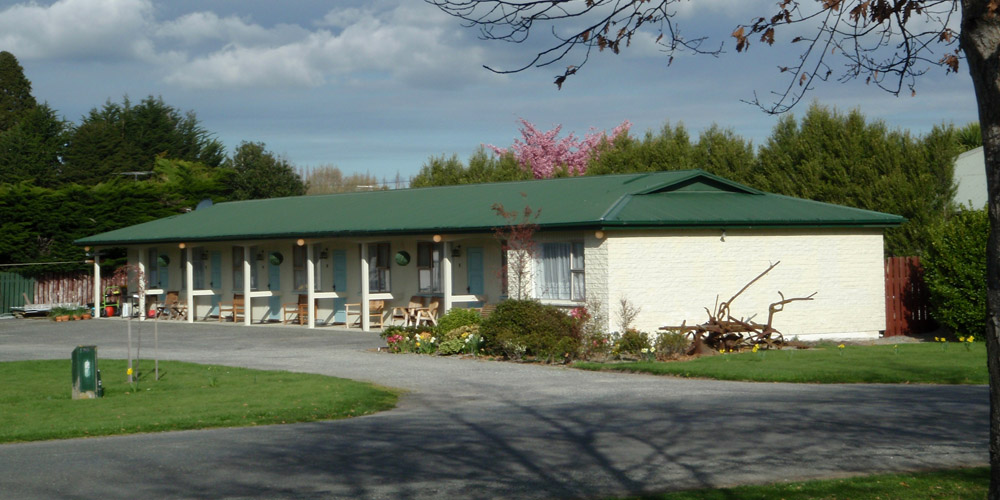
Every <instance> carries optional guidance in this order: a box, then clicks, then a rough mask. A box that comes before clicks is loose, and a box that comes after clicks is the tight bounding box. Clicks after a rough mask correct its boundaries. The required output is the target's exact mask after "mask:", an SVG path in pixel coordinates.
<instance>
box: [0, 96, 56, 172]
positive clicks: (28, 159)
mask: <svg viewBox="0 0 1000 500" xmlns="http://www.w3.org/2000/svg"><path fill="white" fill-rule="evenodd" d="M69 129H70V125H69V124H68V123H67V122H65V121H63V120H62V119H61V118H59V117H57V116H56V113H55V111H54V110H53V109H52V108H50V107H49V106H48V105H47V104H41V105H38V106H35V107H34V108H32V109H30V110H28V111H27V112H25V113H24V114H23V115H22V117H21V119H20V120H19V121H18V123H17V124H15V125H14V126H13V127H11V128H10V129H8V130H6V131H4V132H0V178H2V179H3V180H4V182H14V183H16V182H21V181H27V180H34V182H35V184H37V185H39V186H47V187H51V186H55V185H57V184H58V183H59V182H60V176H61V169H62V162H61V158H62V155H63V153H64V151H65V145H66V140H67V137H68V134H69Z"/></svg>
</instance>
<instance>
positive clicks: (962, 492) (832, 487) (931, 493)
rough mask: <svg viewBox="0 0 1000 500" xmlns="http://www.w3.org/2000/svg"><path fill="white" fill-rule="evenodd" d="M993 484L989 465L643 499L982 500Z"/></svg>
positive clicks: (690, 492) (694, 491)
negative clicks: (991, 483)
mask: <svg viewBox="0 0 1000 500" xmlns="http://www.w3.org/2000/svg"><path fill="white" fill-rule="evenodd" d="M989 486H990V469H989V467H975V468H968V469H948V470H941V471H933V472H917V473H909V474H876V475H871V476H860V477H852V478H846V479H828V480H819V481H805V482H795V483H779V484H771V485H764V486H737V487H735V488H721V489H705V490H690V491H678V492H673V493H663V494H659V495H647V496H642V497H630V498H641V499H643V500H732V499H734V498H738V499H740V500H772V499H782V500H973V499H976V500H979V499H982V498H986V490H988V489H989Z"/></svg>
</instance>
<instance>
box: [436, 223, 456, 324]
mask: <svg viewBox="0 0 1000 500" xmlns="http://www.w3.org/2000/svg"><path fill="white" fill-rule="evenodd" d="M441 253H442V254H443V255H441V293H442V294H443V295H444V304H443V305H444V310H443V311H441V314H442V315H444V314H448V311H450V310H451V295H452V282H451V242H450V241H445V242H444V243H442V244H441ZM432 313H434V311H432Z"/></svg>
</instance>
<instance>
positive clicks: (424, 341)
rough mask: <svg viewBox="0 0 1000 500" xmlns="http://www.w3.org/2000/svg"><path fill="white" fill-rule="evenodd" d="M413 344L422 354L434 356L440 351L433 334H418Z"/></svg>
mask: <svg viewBox="0 0 1000 500" xmlns="http://www.w3.org/2000/svg"><path fill="white" fill-rule="evenodd" d="M413 342H414V346H415V347H416V348H417V352H418V353H420V354H434V353H435V352H437V350H438V339H437V337H435V336H434V334H433V333H431V332H423V333H420V334H417V336H416V337H415V338H414V339H413Z"/></svg>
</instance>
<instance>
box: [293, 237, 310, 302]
mask: <svg viewBox="0 0 1000 500" xmlns="http://www.w3.org/2000/svg"><path fill="white" fill-rule="evenodd" d="M292 280H293V285H294V286H295V290H296V291H303V290H305V289H306V286H307V285H308V283H306V247H304V246H303V247H300V246H298V245H296V246H293V247H292Z"/></svg>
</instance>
